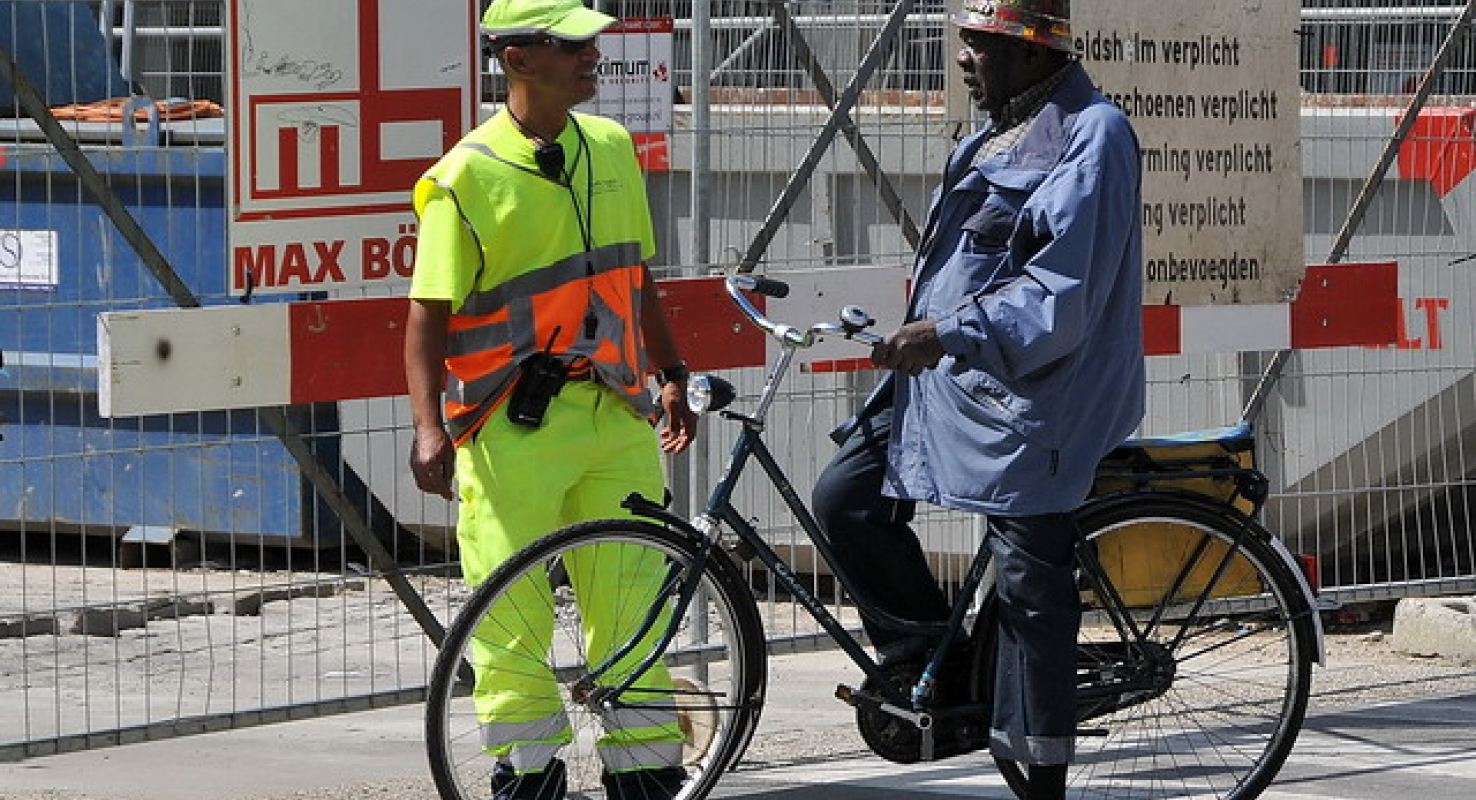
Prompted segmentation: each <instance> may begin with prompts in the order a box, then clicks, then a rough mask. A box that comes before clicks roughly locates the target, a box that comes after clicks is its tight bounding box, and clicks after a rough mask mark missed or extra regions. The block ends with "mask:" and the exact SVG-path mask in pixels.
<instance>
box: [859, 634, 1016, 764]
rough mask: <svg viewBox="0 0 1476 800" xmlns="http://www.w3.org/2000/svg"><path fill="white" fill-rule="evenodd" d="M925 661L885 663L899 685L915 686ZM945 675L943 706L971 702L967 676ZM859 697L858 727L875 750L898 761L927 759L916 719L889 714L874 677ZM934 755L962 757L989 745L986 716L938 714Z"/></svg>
mask: <svg viewBox="0 0 1476 800" xmlns="http://www.w3.org/2000/svg"><path fill="white" fill-rule="evenodd" d="M922 668H923V664H922V662H921V661H914V660H906V661H901V662H898V663H894V664H886V665H883V666H882V669H883V671H885V672H886V674H887V677H889V678H891V679H892V681H893V682H894V683H896V684H897V685H899V686H913V685H915V684H916V683H917V681H918V678H920V677H922ZM959 672H962V673H963V675H958V676H956V677H955V676H945V677H944V678H943V681H942V683H943V687H944V688H943V694H942V695H941V697H940V700H941V701H942V702H940V704H939V708H940V709H944V710H946V709H947V708H948V706H949V705H950V704H952V705H957V704H962V703H966V702H968V691H967V687H966V686H965V685H963V684H964V683H965V680H964V676H966V675H967V673H968V670H967V669H960V670H959ZM857 694H858V695H860V696H859V697H858V698H857V699H856V727H857V729H858V730H859V731H860V732H861V738H862V739H863V740H864V741H865V742H866V746H867V747H870V748H871V751H872V752H873V753H876V754H877V755H879V756H881V757H882V758H885V759H887V760H888V761H894V762H896V763H898V764H915V763H917V762H919V761H922V760H923V754H922V743H923V735H922V731H921V730H920V729H919V728H918V727H917V725H915V724H914V723H913V722H912V721H910V720H906V719H903V718H901V717H898V716H894V715H892V714H889V713H887V712H886V711H884V710H883V709H882V708H881V705H880V695H879V693H878V692H876V690H875V689H874V688H873V682H872V680H871V679H870V678H868V679H867V680H866V682H865V683H863V684H861V689H860V691H859V692H858V693H857ZM933 731H934V733H933V736H934V739H933V757H932V758H931V759H929V760H932V761H937V760H938V759H942V758H951V757H953V756H961V755H963V754H965V753H972V752H974V751H976V750H982V749H984V748H986V747H988V746H989V724H988V720H987V719H985V718H984V717H983V716H978V717H964V716H940V715H935V717H934V724H933Z"/></svg>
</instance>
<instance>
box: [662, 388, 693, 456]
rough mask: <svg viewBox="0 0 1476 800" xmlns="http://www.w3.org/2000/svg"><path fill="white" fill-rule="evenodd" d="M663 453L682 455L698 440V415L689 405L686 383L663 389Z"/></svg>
mask: <svg viewBox="0 0 1476 800" xmlns="http://www.w3.org/2000/svg"><path fill="white" fill-rule="evenodd" d="M657 402H659V403H660V404H661V432H660V438H661V452H663V453H680V452H682V451H683V450H686V449H687V446H688V445H690V444H691V443H692V442H693V441H694V440H696V438H697V415H696V414H695V413H693V412H692V409H691V408H690V407H689V406H688V405H687V383H686V381H670V382H668V383H667V384H666V385H665V386H662V387H661V395H660V397H658V398H657Z"/></svg>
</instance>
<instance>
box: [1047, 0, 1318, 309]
mask: <svg viewBox="0 0 1476 800" xmlns="http://www.w3.org/2000/svg"><path fill="white" fill-rule="evenodd" d="M1300 7H1301V6H1300V4H1299V3H1295V2H1290V0H1246V2H1239V3H1224V2H1218V1H1217V0H1179V2H1175V3H1172V4H1168V5H1164V6H1163V7H1162V13H1146V11H1145V10H1146V6H1145V5H1144V4H1143V3H1142V2H1140V0H1099V1H1098V2H1093V3H1073V4H1072V20H1071V23H1072V34H1073V37H1074V38H1075V44H1076V50H1077V53H1078V54H1079V55H1080V56H1081V58H1082V61H1083V62H1084V63H1085V65H1086V68H1087V71H1088V72H1090V73H1091V76H1092V78H1093V79H1094V80H1095V82H1096V83H1097V84H1098V85H1099V86H1100V87H1101V88H1102V91H1103V93H1104V94H1106V95H1107V96H1108V97H1109V98H1111V99H1112V100H1113V101H1114V102H1116V103H1117V104H1118V105H1119V106H1121V107H1122V109H1123V110H1124V111H1126V112H1127V115H1128V117H1129V118H1131V120H1132V122H1133V127H1134V128H1135V129H1136V130H1137V133H1138V139H1139V143H1140V145H1141V148H1142V153H1143V233H1144V253H1143V256H1144V275H1143V277H1144V287H1145V289H1144V291H1145V295H1144V302H1145V303H1146V304H1148V305H1159V304H1174V305H1229V304H1240V303H1279V302H1287V301H1288V300H1290V299H1291V298H1292V297H1294V296H1295V295H1296V291H1297V286H1298V283H1299V281H1300V280H1301V278H1302V272H1303V265H1304V264H1305V263H1306V262H1305V257H1304V255H1303V244H1302V241H1303V240H1302V202H1301V197H1302V171H1301V167H1302V151H1301V148H1300V144H1299V138H1300V135H1301V127H1300V126H1301V115H1300V102H1301V89H1300V85H1299V83H1298V72H1297V70H1298V64H1297V58H1298V54H1299V53H1300V52H1301V50H1300V43H1299V41H1298V39H1297V30H1298V25H1299V17H1298V13H1299V10H1300Z"/></svg>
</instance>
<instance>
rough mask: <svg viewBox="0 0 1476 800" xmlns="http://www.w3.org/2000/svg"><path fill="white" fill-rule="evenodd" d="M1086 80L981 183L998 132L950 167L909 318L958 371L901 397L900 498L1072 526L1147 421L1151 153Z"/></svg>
mask: <svg viewBox="0 0 1476 800" xmlns="http://www.w3.org/2000/svg"><path fill="white" fill-rule="evenodd" d="M1071 70H1072V72H1071V73H1070V74H1069V75H1068V76H1067V77H1066V78H1065V79H1064V81H1063V82H1062V83H1061V84H1060V85H1059V86H1057V87H1056V89H1055V91H1054V93H1053V94H1052V96H1051V98H1050V100H1049V102H1048V103H1047V104H1046V106H1045V108H1044V109H1043V110H1042V111H1041V112H1040V113H1039V115H1038V116H1037V117H1036V118H1035V119H1034V120H1033V121H1031V122H1029V123H1027V124H1029V125H1030V128H1029V129H1028V130H1027V132H1026V133H1025V135H1024V136H1023V138H1022V139H1021V140H1020V141H1019V142H1018V143H1017V144H1016V145H1015V147H1014V149H1012V150H1008V151H1006V152H1003V153H1000V154H998V155H995V156H994V157H992V158H990V159H989V160H988V161H986V162H985V163H983V164H982V165H980V166H979V167H977V168H975V167H973V166H972V164H971V162H972V161H973V159H974V155H975V153H976V152H977V151H978V149H979V146H980V144H981V143H982V142H983V139H984V137H985V136H986V135H987V134H988V129H987V128H986V129H985V130H983V131H981V132H979V133H976V134H974V135H973V136H971V137H969V138H967V139H965V140H964V141H963V142H961V143H959V146H958V147H957V148H956V149H955V150H954V152H953V154H952V155H951V156H950V157H949V161H948V165H947V167H946V168H945V170H944V179H943V186H942V187H941V188H940V189H939V190H938V193H937V194H936V195H935V196H934V198H933V203H932V208H931V210H930V212H929V215H928V225H927V231H926V233H925V234H924V239H923V242H922V245H921V247H920V249H919V253H918V257H917V263H916V265H915V267H914V271H913V292H912V299H911V303H910V306H909V310H908V319H909V320H922V319H928V320H934V321H936V322H937V330H938V338H939V340H940V341H941V342H942V345H943V349H944V351H945V353H946V355H945V356H944V357H943V359H942V361H940V362H939V363H938V365H937V366H936V367H935V368H933V369H929V370H924V371H923V373H922V374H921V375H919V376H918V377H916V378H909V377H907V376H906V375H904V374H901V373H898V374H896V375H895V380H893V381H892V382H893V384H894V392H895V394H894V396H893V402H894V411H893V414H894V417H893V420H894V421H893V425H892V440H891V447H890V449H889V453H888V460H889V468H888V470H887V476H886V486H885V492H886V494H888V495H889V496H894V497H901V498H906V499H913V500H925V501H928V502H931V503H935V504H939V505H943V506H946V507H949V508H957V509H963V510H967V511H976V512H984V513H993V514H1001V515H1009V516H1014V515H1024V514H1040V513H1049V512H1060V511H1070V510H1073V509H1075V508H1076V507H1077V506H1079V505H1080V504H1081V503H1082V501H1083V500H1085V498H1086V495H1087V492H1088V490H1089V489H1090V487H1091V482H1092V472H1093V470H1094V468H1095V467H1096V465H1097V461H1098V460H1099V459H1100V458H1101V457H1102V456H1103V455H1105V454H1106V453H1107V451H1108V450H1110V449H1112V447H1113V446H1114V445H1116V444H1118V443H1119V442H1120V441H1122V440H1123V439H1124V438H1126V437H1127V436H1128V435H1130V434H1131V433H1132V432H1133V430H1134V428H1136V427H1137V424H1138V422H1139V421H1140V420H1141V419H1142V416H1143V402H1144V393H1145V376H1144V365H1143V325H1142V302H1143V301H1142V295H1143V289H1142V274H1143V273H1142V255H1143V253H1142V250H1143V247H1142V226H1141V220H1140V213H1141V202H1142V201H1141V170H1140V164H1139V152H1138V141H1137V137H1136V136H1135V135H1134V133H1133V130H1132V127H1131V126H1130V124H1129V123H1128V120H1127V117H1126V116H1125V115H1124V114H1123V113H1122V111H1121V110H1120V109H1118V108H1117V106H1115V105H1113V104H1112V103H1111V102H1109V101H1108V100H1107V99H1105V98H1104V97H1103V96H1102V95H1101V94H1100V93H1098V92H1097V91H1096V90H1095V89H1094V88H1093V87H1092V84H1091V80H1090V78H1089V77H1088V75H1087V73H1086V72H1085V70H1083V69H1082V68H1081V66H1080V65H1075V66H1073V67H1071Z"/></svg>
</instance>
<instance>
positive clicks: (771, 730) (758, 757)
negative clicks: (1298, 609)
mask: <svg viewBox="0 0 1476 800" xmlns="http://www.w3.org/2000/svg"><path fill="white" fill-rule="evenodd" d="M1391 641H1392V636H1391V635H1390V624H1389V623H1388V622H1381V623H1380V622H1375V623H1372V624H1366V625H1363V626H1360V627H1359V628H1356V629H1343V630H1332V631H1329V634H1328V638H1327V650H1328V653H1327V655H1328V665H1327V666H1326V667H1324V668H1322V669H1319V670H1317V671H1316V672H1315V673H1314V678H1313V680H1314V683H1313V692H1314V694H1313V698H1312V704H1311V707H1310V709H1309V715H1310V716H1317V715H1319V714H1327V713H1331V712H1335V711H1338V710H1341V709H1345V708H1350V707H1359V706H1368V705H1377V704H1387V703H1398V702H1405V701H1414V700H1428V699H1430V698H1435V697H1443V696H1457V695H1472V694H1476V664H1472V663H1469V662H1464V661H1461V660H1458V659H1452V658H1442V657H1416V656H1410V655H1407V654H1403V653H1399V652H1396V651H1395V650H1394V649H1393V647H1392V645H1391ZM791 658H793V657H791ZM799 658H803V657H799ZM811 672H813V670H812V671H811ZM840 679H842V680H843V679H844V676H842V677H841V678H840ZM773 680H774V681H783V682H792V681H802V680H810V681H813V682H815V683H817V684H819V683H828V684H829V685H833V683H834V682H835V681H836V680H837V676H835V675H834V674H823V675H814V674H809V675H800V674H795V675H790V674H788V673H787V672H786V668H785V666H784V664H783V659H780V660H779V663H778V664H776V669H775V674H774V676H773ZM791 685H792V684H791ZM804 688H805V689H806V691H807V692H808V689H809V688H810V687H804ZM814 689H815V691H817V692H823V688H822V687H821V686H819V685H817V686H815V687H814ZM825 696H826V695H825V694H823V693H822V694H820V695H818V696H817V702H818V703H820V704H819V705H818V706H817V708H818V711H817V712H815V713H806V714H804V715H802V716H796V715H794V714H789V715H785V714H783V713H779V714H775V715H771V716H770V717H767V718H766V720H765V724H764V725H763V727H761V729H760V734H759V735H758V736H756V737H755V739H754V742H753V744H752V746H751V747H750V748H749V751H748V753H747V755H746V757H745V761H746V767H745V769H764V768H772V767H782V766H789V765H796V764H807V763H818V762H821V761H826V760H834V759H841V758H851V757H856V756H860V755H864V754H865V753H866V748H865V745H864V744H863V743H862V742H861V739H860V737H859V735H858V734H857V733H856V731H855V729H854V727H852V726H851V724H850V717H849V711H848V710H847V709H845V708H843V707H840V706H839V704H832V703H823V700H824V698H825ZM801 721H803V724H801ZM718 796H719V797H721V796H722V794H721V789H720V790H719V794H718ZM0 798H3V800H134V798H132V797H130V798H117V797H109V796H107V795H97V794H93V795H78V794H70V793H64V792H58V791H43V792H30V793H24V794H15V793H7V792H5V791H4V789H0ZM380 798H385V799H386V800H387V799H388V798H395V800H436V794H435V791H434V788H433V787H432V786H431V784H430V782H429V779H428V778H419V777H417V778H405V779H396V780H384V781H376V782H354V783H345V784H343V785H340V786H333V787H326V788H322V789H315V790H310V791H295V792H290V793H286V794H269V793H268V794H262V795H259V796H257V797H256V798H255V800H289V799H290V800H379V799H380Z"/></svg>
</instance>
